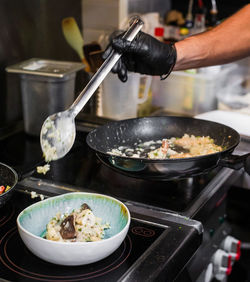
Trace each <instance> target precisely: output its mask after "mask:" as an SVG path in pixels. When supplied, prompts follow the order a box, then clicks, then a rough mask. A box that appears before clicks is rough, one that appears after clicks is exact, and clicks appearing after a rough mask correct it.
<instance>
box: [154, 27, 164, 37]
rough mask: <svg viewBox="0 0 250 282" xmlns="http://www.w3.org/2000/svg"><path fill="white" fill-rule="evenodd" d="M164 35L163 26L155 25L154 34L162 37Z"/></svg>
mask: <svg viewBox="0 0 250 282" xmlns="http://www.w3.org/2000/svg"><path fill="white" fill-rule="evenodd" d="M163 35H164V28H163V27H156V28H155V36H156V37H163Z"/></svg>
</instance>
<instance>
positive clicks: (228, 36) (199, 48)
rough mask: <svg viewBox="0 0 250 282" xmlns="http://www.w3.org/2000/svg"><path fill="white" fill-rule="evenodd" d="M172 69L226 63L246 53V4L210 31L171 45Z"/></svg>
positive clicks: (249, 18)
mask: <svg viewBox="0 0 250 282" xmlns="http://www.w3.org/2000/svg"><path fill="white" fill-rule="evenodd" d="M175 47H176V51H177V61H176V64H175V67H174V70H185V69H190V68H199V67H206V66H211V65H220V64H225V63H230V62H232V61H235V60H239V59H242V58H245V57H247V56H249V55H250V4H248V5H246V6H245V7H244V8H242V9H241V10H239V11H238V12H237V13H235V14H234V15H233V16H231V17H229V18H228V19H227V20H225V21H224V22H222V23H221V24H220V25H218V26H217V27H215V28H213V29H212V30H210V31H207V32H204V33H201V34H198V35H194V36H190V37H188V38H186V39H184V40H181V41H179V42H177V43H176V44H175Z"/></svg>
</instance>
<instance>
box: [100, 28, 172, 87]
mask: <svg viewBox="0 0 250 282" xmlns="http://www.w3.org/2000/svg"><path fill="white" fill-rule="evenodd" d="M112 48H114V49H115V50H116V51H117V52H119V53H122V56H121V58H120V60H119V61H118V62H117V63H116V65H115V66H114V67H113V69H112V72H113V73H117V74H118V77H119V78H120V80H121V81H123V82H126V81H127V79H128V76H127V72H128V71H132V72H138V73H141V74H148V75H160V76H161V79H165V78H166V77H167V76H168V75H169V74H170V72H171V71H172V69H173V67H174V65H175V62H176V50H175V47H174V45H172V44H166V43H163V42H161V41H159V40H157V39H155V38H154V37H152V36H151V35H149V34H146V33H144V32H141V31H140V32H139V33H138V34H137V36H136V37H135V39H134V40H133V41H132V42H129V41H127V40H125V39H123V38H122V35H121V34H120V35H118V36H116V37H115V38H113V39H112V40H111V43H110V44H109V46H108V47H107V49H106V50H105V52H104V54H103V59H106V58H107V57H108V55H109V54H110V52H111V50H112Z"/></svg>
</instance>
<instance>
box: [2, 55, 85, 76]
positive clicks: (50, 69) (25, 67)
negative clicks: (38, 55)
mask: <svg viewBox="0 0 250 282" xmlns="http://www.w3.org/2000/svg"><path fill="white" fill-rule="evenodd" d="M83 68H84V64H82V63H75V62H66V61H54V60H43V59H35V58H34V59H30V60H27V61H24V62H21V63H19V64H16V65H12V66H9V67H7V68H6V71H7V72H10V73H19V74H32V75H39V76H48V77H58V78H62V77H65V76H67V75H69V74H71V73H75V72H77V71H79V70H81V69H83Z"/></svg>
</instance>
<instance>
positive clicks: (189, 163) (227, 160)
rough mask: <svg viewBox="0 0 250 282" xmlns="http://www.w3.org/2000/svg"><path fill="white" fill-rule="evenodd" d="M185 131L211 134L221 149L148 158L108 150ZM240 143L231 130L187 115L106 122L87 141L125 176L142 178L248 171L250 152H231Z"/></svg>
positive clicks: (179, 134)
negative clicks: (188, 155)
mask: <svg viewBox="0 0 250 282" xmlns="http://www.w3.org/2000/svg"><path fill="white" fill-rule="evenodd" d="M185 133H187V134H190V135H191V134H193V135H195V136H210V137H211V138H213V139H214V141H215V144H217V145H219V146H222V147H223V148H224V149H223V151H222V152H218V153H215V154H209V155H205V156H198V157H193V158H183V159H164V160H150V159H144V158H130V157H120V156H112V155H110V154H108V153H107V152H108V151H110V150H111V149H114V148H118V147H119V146H130V147H133V146H134V144H135V143H137V144H138V143H142V142H146V141H150V140H160V139H163V138H170V137H182V136H183V135H184V134H185ZM239 142H240V135H239V134H238V132H237V131H235V130H234V129H232V128H230V127H228V126H225V125H223V124H220V123H216V122H211V121H205V120H200V119H195V118H189V117H174V116H169V117H168V116H164V117H158V116H157V117H146V118H135V119H129V120H122V121H116V122H111V123H108V124H106V125H104V126H101V127H99V128H97V129H95V130H93V131H91V132H90V133H89V134H88V136H87V144H88V145H89V146H90V148H92V149H93V150H94V151H95V152H96V154H97V157H98V158H99V159H100V160H101V161H102V162H103V163H104V164H106V165H108V166H110V167H111V168H112V169H114V170H117V171H119V172H121V173H123V174H125V175H127V176H132V177H136V178H144V179H158V180H160V179H165V180H170V179H179V178H186V177H190V176H194V175H198V174H202V173H206V172H208V171H209V170H211V169H212V168H214V167H216V166H218V165H220V166H225V167H230V168H233V169H240V168H241V167H245V170H246V171H247V172H248V173H249V174H250V154H247V155H244V156H235V155H232V152H233V150H234V149H235V147H236V146H237V145H238V144H239Z"/></svg>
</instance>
